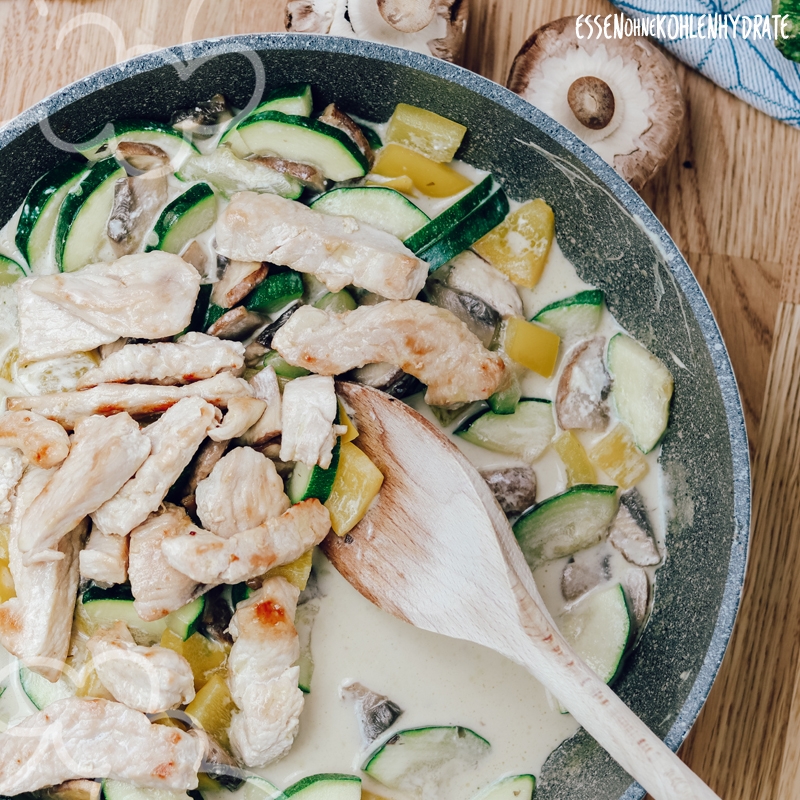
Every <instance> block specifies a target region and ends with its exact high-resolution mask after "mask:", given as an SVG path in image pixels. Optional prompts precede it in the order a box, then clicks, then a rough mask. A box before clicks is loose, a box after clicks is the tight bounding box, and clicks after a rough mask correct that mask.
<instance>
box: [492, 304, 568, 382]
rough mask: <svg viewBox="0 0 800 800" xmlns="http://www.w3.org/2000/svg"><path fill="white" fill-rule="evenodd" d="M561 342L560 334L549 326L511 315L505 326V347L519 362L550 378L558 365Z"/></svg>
mask: <svg viewBox="0 0 800 800" xmlns="http://www.w3.org/2000/svg"><path fill="white" fill-rule="evenodd" d="M560 342H561V339H560V338H559V337H558V334H555V333H553V332H552V331H549V330H547V328H543V327H542V326H541V325H536V324H535V323H533V322H526V321H525V320H524V319H522V318H521V317H511V319H510V320H509V321H508V323H507V324H506V326H505V334H504V337H503V349H504V350H505V352H506V353H507V354H508V355H509V356H510V357H511V358H513V359H514V361H516V362H517V363H518V364H522V366H523V367H527V368H528V369H532V370H533V371H534V372H538V373H539V375H543V376H544V377H545V378H549V377H550V376H551V375H552V374H553V370H554V369H555V367H556V359H557V358H558V345H559V343H560Z"/></svg>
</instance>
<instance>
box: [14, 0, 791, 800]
mask: <svg viewBox="0 0 800 800" xmlns="http://www.w3.org/2000/svg"><path fill="white" fill-rule="evenodd" d="M470 2H471V21H470V26H469V34H468V45H467V53H466V58H465V66H467V67H469V68H470V69H473V70H475V71H476V72H479V73H481V74H482V75H485V76H487V77H489V78H491V79H493V80H496V81H498V82H500V83H504V82H505V79H506V77H507V75H508V70H509V67H510V66H511V61H512V59H513V57H514V54H515V53H516V52H517V50H518V49H519V47H520V46H521V45H522V43H523V41H524V40H525V38H526V37H527V36H528V35H529V34H530V33H531V32H532V31H533V30H534V29H535V28H536V27H538V26H539V25H541V24H542V23H544V22H546V21H548V20H550V19H554V18H556V17H560V16H564V15H567V14H581V13H600V14H607V13H613V11H614V9H613V7H612V6H611V5H610V4H608V3H607V2H605V0H535V2H525V0H470ZM283 5H284V4H283V1H282V0H227V1H226V0H0V65H2V66H0V70H1V72H0V120H2V121H6V120H9V119H11V118H12V117H13V116H15V115H16V114H18V113H19V112H21V111H22V110H24V109H25V108H27V107H28V106H30V105H31V104H33V103H35V102H36V101H37V100H40V99H41V98H42V97H44V96H46V95H47V94H50V93H51V92H53V91H55V90H56V89H58V88H60V87H61V86H63V85H65V84H67V83H70V82H72V81H74V80H77V79H78V78H81V77H83V76H85V75H87V74H89V73H91V72H94V71H95V70H97V69H100V68H101V67H105V66H108V65H109V64H112V63H114V62H117V61H121V60H123V59H125V58H129V57H131V56H134V55H137V54H139V53H142V52H146V51H149V50H152V49H156V48H159V47H165V46H167V45H172V44H177V43H179V42H182V41H189V40H192V39H200V38H205V37H209V36H221V35H225V34H233V33H251V32H265V31H279V30H282V29H283ZM674 63H675V64H676V68H677V70H678V74H679V76H680V80H681V84H682V86H683V89H684V94H685V98H686V101H687V108H688V115H687V121H686V125H685V129H684V131H683V135H682V136H681V139H680V142H679V144H678V148H677V151H676V153H675V154H674V155H673V156H672V158H671V159H670V161H669V163H668V164H667V165H666V167H665V169H664V170H663V171H662V173H661V174H660V175H658V176H657V177H656V178H655V179H654V180H653V181H652V182H651V184H650V185H648V186H647V187H646V188H645V190H644V192H643V194H644V197H645V199H646V201H647V202H648V204H649V205H650V206H651V208H652V209H653V210H654V211H655V213H656V214H657V215H658V217H659V218H660V219H661V221H662V222H663V224H664V225H665V226H666V228H667V230H668V231H669V232H670V234H671V235H672V237H673V239H675V241H676V242H677V244H678V246H679V247H680V249H681V250H682V252H683V254H684V255H685V256H686V258H687V260H688V262H689V264H690V265H691V267H692V269H693V270H694V272H695V275H696V276H697V278H698V280H699V282H700V284H701V286H702V287H703V290H704V291H705V292H706V295H707V297H708V299H709V302H710V303H711V306H712V308H713V310H714V313H715V315H716V318H717V321H718V322H719V325H720V328H721V329H722V333H723V336H724V337H725V341H726V342H727V345H728V349H729V351H730V354H731V359H732V361H733V366H734V369H735V371H736V376H737V379H738V381H739V387H740V390H741V393H742V398H743V400H744V406H745V414H746V417H747V426H748V433H749V435H750V441H751V454H752V455H753V456H754V508H753V512H754V513H753V520H754V530H753V537H752V544H751V551H750V567H749V574H748V579H747V583H746V587H745V594H744V601H743V603H742V609H741V611H740V615H739V621H738V622H737V628H736V631H735V634H734V639H733V643H732V645H731V647H730V649H729V651H728V654H727V656H726V658H725V662H724V663H723V666H722V669H721V671H720V675H719V678H718V679H717V682H716V684H715V686H714V689H713V690H712V692H711V696H710V699H709V701H708V703H707V705H706V708H705V709H704V711H703V713H702V714H701V717H700V720H699V722H698V724H697V725H696V726H695V728H694V730H693V731H692V733H691V735H690V737H689V739H688V741H687V743H686V744H685V745H684V747H683V749H682V751H681V754H682V756H683V757H684V758H685V759H686V761H687V762H688V763H689V764H690V765H691V766H692V768H693V769H694V770H695V771H697V772H698V773H699V774H700V775H701V776H702V777H703V778H704V779H705V780H706V781H707V782H708V783H709V784H710V785H711V786H712V788H714V789H715V790H716V791H717V792H718V793H719V794H720V795H721V796H722V797H723V798H725V800H768V799H769V800H794V799H795V798H797V797H800V682H799V681H798V680H797V679H798V655H800V580H796V579H795V575H796V574H800V188H798V187H800V131H798V130H795V129H792V128H789V127H788V126H786V125H783V124H781V123H779V122H776V121H774V120H772V119H771V118H770V117H767V116H766V115H764V114H761V113H759V112H757V111H755V110H754V109H752V108H751V107H749V106H748V105H746V104H745V103H742V102H740V101H739V100H736V99H735V98H733V97H732V96H731V95H729V94H727V93H725V92H724V91H722V90H721V89H719V88H717V87H715V86H714V85H713V84H711V83H710V82H709V81H707V80H705V79H704V78H702V77H701V76H699V75H698V74H696V73H694V72H692V71H691V70H688V69H686V68H684V67H683V66H682V65H680V64H679V63H678V62H674ZM782 287H783V288H782Z"/></svg>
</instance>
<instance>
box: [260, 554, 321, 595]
mask: <svg viewBox="0 0 800 800" xmlns="http://www.w3.org/2000/svg"><path fill="white" fill-rule="evenodd" d="M313 555H314V548H313V547H312V548H311V550H306V552H305V553H303V555H301V556H300V558H298V559H296V560H295V561H292V562H291V563H290V564H284V565H283V566H281V567H273V568H272V569H271V570H270V571H269V572H268V573H267V574H266V575H265V576H264V579H265V580H266V579H267V578H278V577H280V578H286V580H287V581H289V583H291V584H292V586H296V587H297V588H298V589H299V590H300V591H301V592H302V591H303V589H305V588H306V584H307V583H308V576H309V575H310V574H311V559H312V557H313Z"/></svg>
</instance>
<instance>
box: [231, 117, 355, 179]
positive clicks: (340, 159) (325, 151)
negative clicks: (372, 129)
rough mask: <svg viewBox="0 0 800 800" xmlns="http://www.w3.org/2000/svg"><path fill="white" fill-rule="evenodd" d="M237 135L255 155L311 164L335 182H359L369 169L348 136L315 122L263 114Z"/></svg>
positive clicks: (245, 123)
mask: <svg viewBox="0 0 800 800" xmlns="http://www.w3.org/2000/svg"><path fill="white" fill-rule="evenodd" d="M237 133H238V134H239V135H240V136H241V137H242V139H243V140H244V143H245V144H246V145H247V147H248V148H249V150H250V152H252V153H259V154H274V155H277V156H280V157H281V158H286V159H288V160H289V161H299V162H300V163H302V164H312V165H314V166H316V167H318V168H319V169H320V170H321V171H322V173H323V174H324V175H325V177H326V178H330V179H331V180H334V181H346V180H350V179H351V178H360V177H361V176H362V175H365V174H366V173H367V170H368V169H369V163H368V162H367V159H366V158H364V155H363V153H362V152H361V151H360V150H359V149H358V147H356V145H355V143H354V142H353V140H352V139H351V138H350V137H349V136H348V135H347V134H346V133H343V132H342V131H340V130H339V129H338V128H334V127H333V126H332V125H326V124H325V123H324V122H320V121H319V120H316V119H308V117H301V116H299V115H296V114H282V113H281V112H280V111H262V112H260V113H258V114H255V115H253V116H252V117H248V118H247V119H245V120H243V121H242V122H241V123H240V124H239V127H238V128H237Z"/></svg>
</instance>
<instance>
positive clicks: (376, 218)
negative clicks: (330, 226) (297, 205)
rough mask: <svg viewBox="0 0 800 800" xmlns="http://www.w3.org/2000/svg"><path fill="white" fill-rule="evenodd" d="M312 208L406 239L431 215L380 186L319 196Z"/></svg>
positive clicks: (343, 188)
mask: <svg viewBox="0 0 800 800" xmlns="http://www.w3.org/2000/svg"><path fill="white" fill-rule="evenodd" d="M311 208H313V209H314V210H315V211H321V212H322V213H323V214H333V215H335V216H339V217H355V218H356V219H357V220H358V221H359V222H364V223H366V224H367V225H371V226H372V227H373V228H377V229H378V230H381V231H386V233H391V234H392V235H393V236H396V237H397V238H398V239H407V238H408V237H409V236H411V234H412V233H414V231H417V230H419V229H420V228H421V227H422V226H423V225H425V224H426V223H428V222H430V217H429V216H428V215H427V214H426V213H425V212H424V211H421V210H420V209H419V208H417V207H416V206H415V205H414V204H413V203H412V202H411V201H410V200H409V199H408V198H406V197H403V195H402V194H400V192H397V191H395V190H394V189H387V188H384V187H382V186H353V187H342V188H341V189H334V190H333V191H330V192H326V193H325V194H323V195H320V196H319V197H318V198H317V199H316V200H314V202H313V203H311Z"/></svg>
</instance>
